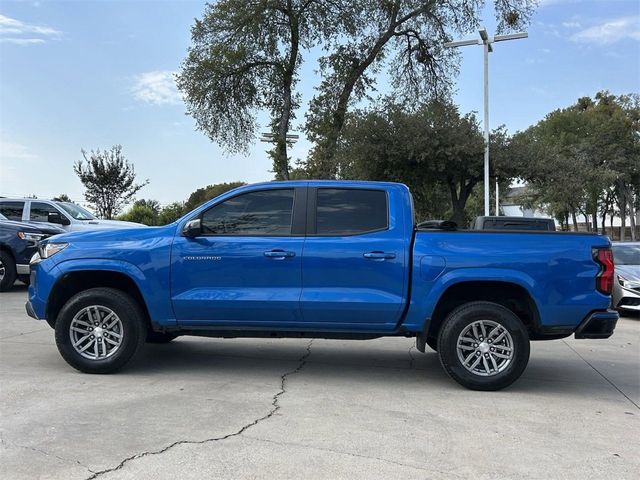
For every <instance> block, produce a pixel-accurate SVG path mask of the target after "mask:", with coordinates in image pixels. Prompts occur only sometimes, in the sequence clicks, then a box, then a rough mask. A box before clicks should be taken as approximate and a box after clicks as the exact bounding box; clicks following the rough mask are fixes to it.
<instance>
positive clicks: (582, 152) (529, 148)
mask: <svg viewBox="0 0 640 480" xmlns="http://www.w3.org/2000/svg"><path fill="white" fill-rule="evenodd" d="M639 103H640V102H639V100H638V96H637V95H623V96H619V97H615V96H613V95H610V94H609V93H608V92H599V93H598V94H597V95H596V96H595V100H594V99H591V98H589V97H583V98H580V99H578V101H577V102H576V104H575V105H572V106H570V107H568V108H564V109H559V110H555V111H553V112H551V113H550V114H548V115H547V116H546V117H545V119H544V120H542V121H540V122H538V123H537V124H536V125H534V126H532V127H529V128H528V129H527V130H525V131H524V132H519V133H517V134H516V135H515V136H514V138H513V141H512V142H511V154H512V163H513V164H514V165H515V168H517V169H518V170H519V176H520V177H521V178H523V179H524V180H526V181H527V182H528V183H529V184H530V185H531V187H532V188H531V190H530V194H529V198H528V202H529V203H530V204H531V205H534V206H536V205H537V206H544V207H546V208H547V211H548V212H549V213H550V214H552V215H554V216H555V217H556V218H564V219H567V218H568V217H569V216H571V217H572V221H573V223H574V228H575V227H577V222H576V219H575V217H576V215H577V214H584V215H590V216H591V223H590V225H589V228H592V229H594V230H595V229H597V228H598V213H600V214H603V216H606V215H607V213H613V208H614V206H617V207H618V209H619V211H620V212H621V213H625V214H626V212H629V213H631V217H632V218H633V216H634V215H633V212H634V211H635V209H636V208H637V207H636V204H637V201H638V200H637V198H638V190H640V187H639V185H640V172H639V170H640V129H639V118H640V108H639V106H638V105H639ZM622 216H623V217H625V216H626V215H622ZM632 222H633V220H632ZM603 223H604V218H603ZM603 226H604V225H603Z"/></svg>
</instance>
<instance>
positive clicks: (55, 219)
mask: <svg viewBox="0 0 640 480" xmlns="http://www.w3.org/2000/svg"><path fill="white" fill-rule="evenodd" d="M47 222H49V223H56V224H58V225H69V224H70V223H71V222H70V221H69V219H68V218H67V217H65V216H63V215H60V214H59V213H58V212H49V213H47Z"/></svg>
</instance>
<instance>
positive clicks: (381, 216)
mask: <svg viewBox="0 0 640 480" xmlns="http://www.w3.org/2000/svg"><path fill="white" fill-rule="evenodd" d="M388 210H389V207H388V202H387V193H386V192H385V191H384V190H361V189H348V188H319V189H318V194H317V200H316V233H317V234H318V235H355V234H358V233H367V232H374V231H377V230H384V229H386V228H387V227H388V224H389V216H388Z"/></svg>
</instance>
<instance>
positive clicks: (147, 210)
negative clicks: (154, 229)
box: [118, 200, 160, 226]
mask: <svg viewBox="0 0 640 480" xmlns="http://www.w3.org/2000/svg"><path fill="white" fill-rule="evenodd" d="M159 214H160V203H158V201H157V200H137V201H136V202H134V204H133V205H132V206H131V208H130V209H129V210H127V211H126V212H125V213H123V214H122V215H120V216H119V217H118V220H124V221H126V222H136V223H142V224H144V225H149V226H153V225H159V222H158V216H159Z"/></svg>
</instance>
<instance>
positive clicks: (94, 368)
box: [55, 288, 147, 373]
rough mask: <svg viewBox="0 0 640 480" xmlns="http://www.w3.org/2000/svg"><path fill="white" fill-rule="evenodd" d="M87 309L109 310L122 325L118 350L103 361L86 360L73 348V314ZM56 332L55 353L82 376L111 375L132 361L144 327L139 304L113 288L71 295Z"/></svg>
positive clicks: (59, 318)
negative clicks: (104, 308)
mask: <svg viewBox="0 0 640 480" xmlns="http://www.w3.org/2000/svg"><path fill="white" fill-rule="evenodd" d="M90 306H98V307H106V309H109V310H111V311H112V312H113V313H115V315H116V316H117V317H118V318H119V320H120V323H121V326H122V329H121V331H120V332H119V333H120V334H121V335H122V339H121V343H120V345H119V347H118V349H117V350H116V351H115V352H114V353H113V354H111V356H108V357H106V358H101V359H89V358H86V357H84V356H82V354H81V353H79V352H78V351H77V350H76V348H75V347H74V346H73V342H72V338H71V331H70V326H71V322H72V321H73V319H74V317H75V316H76V314H78V313H80V312H81V311H82V310H83V309H85V308H86V307H90ZM105 318H106V317H103V319H105ZM105 323H106V322H105ZM96 330H97V329H96ZM55 332H56V334H55V336H56V345H57V347H58V351H59V352H60V355H62V358H64V359H65V360H66V362H67V363H68V364H69V365H71V366H72V367H73V368H75V369H77V370H80V371H81V372H84V373H113V372H116V371H117V370H119V369H121V368H122V367H124V366H125V365H126V364H127V363H128V362H129V361H131V360H132V359H133V357H134V356H135V354H136V353H137V352H138V350H139V349H140V346H141V345H142V344H143V343H144V341H145V338H146V335H147V327H146V321H145V317H144V313H143V312H142V309H141V308H140V305H138V303H137V302H136V301H135V300H134V299H133V298H131V297H130V296H129V295H127V294H126V293H124V292H122V291H120V290H116V289H113V288H92V289H89V290H85V291H83V292H80V293H78V294H76V295H74V296H73V297H71V299H70V300H69V301H68V302H67V303H66V304H65V305H64V306H63V307H62V310H60V313H59V314H58V317H57V319H56V323H55ZM92 338H93V337H92ZM81 346H82V345H81ZM90 351H91V350H89V352H90Z"/></svg>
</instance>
